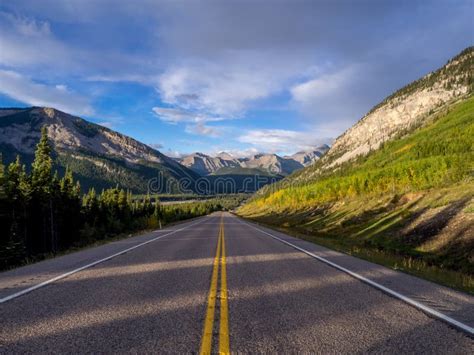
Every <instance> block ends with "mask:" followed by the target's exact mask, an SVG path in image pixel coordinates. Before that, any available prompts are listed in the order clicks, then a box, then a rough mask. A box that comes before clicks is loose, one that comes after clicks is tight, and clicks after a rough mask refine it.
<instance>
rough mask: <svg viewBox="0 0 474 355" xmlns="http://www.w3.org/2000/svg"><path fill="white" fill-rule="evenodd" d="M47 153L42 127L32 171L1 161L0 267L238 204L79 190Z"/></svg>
mask: <svg viewBox="0 0 474 355" xmlns="http://www.w3.org/2000/svg"><path fill="white" fill-rule="evenodd" d="M51 153H52V148H51V146H50V144H49V141H48V135H47V131H46V128H45V127H43V129H42V131H41V138H40V141H39V143H38V144H37V146H36V151H35V158H34V161H33V162H32V164H31V167H30V169H28V170H27V169H26V166H25V165H24V164H22V162H21V160H20V157H19V156H17V158H16V160H15V161H14V162H12V163H10V164H9V165H8V166H5V165H4V164H3V163H2V161H1V159H0V269H6V268H9V267H12V266H15V265H19V264H22V263H25V262H28V261H33V260H38V259H41V258H43V257H45V256H47V255H50V254H56V253H59V252H62V251H64V250H67V249H70V248H72V247H81V246H84V245H87V244H90V243H93V242H96V241H99V240H104V239H107V238H110V237H112V236H116V235H118V234H121V233H130V232H133V231H137V230H141V229H148V228H157V227H158V226H160V225H163V224H166V223H169V222H173V221H179V220H182V219H186V218H191V217H197V216H202V215H206V214H208V213H211V212H213V211H216V210H220V209H222V208H223V207H224V208H231V207H232V206H231V205H233V204H235V203H238V201H226V200H225V199H213V200H211V201H199V202H194V203H185V204H176V205H160V203H159V202H158V199H156V202H152V197H150V196H149V195H145V196H141V197H140V198H137V197H135V196H133V195H132V193H131V192H129V191H125V190H124V189H121V188H119V187H115V188H108V189H104V190H102V191H101V192H100V193H97V192H96V191H95V190H94V189H93V188H92V189H90V190H89V191H88V192H87V193H85V194H82V192H81V187H80V183H79V181H75V180H74V177H73V174H72V172H71V170H70V169H68V168H66V171H65V173H64V175H63V176H59V174H58V172H57V171H54V172H53V159H52V157H51Z"/></svg>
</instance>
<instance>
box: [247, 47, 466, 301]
mask: <svg viewBox="0 0 474 355" xmlns="http://www.w3.org/2000/svg"><path fill="white" fill-rule="evenodd" d="M473 55H474V48H473V47H471V48H468V49H466V50H464V51H463V52H461V53H460V54H459V55H457V56H456V57H454V58H453V59H451V60H450V61H449V62H448V63H447V64H446V65H445V66H444V67H442V68H440V69H439V70H437V71H435V72H433V73H430V74H428V75H426V76H424V77H423V78H421V79H419V80H416V81H414V82H413V83H411V84H409V85H407V86H406V87H404V88H402V89H401V90H399V91H397V92H395V93H394V94H393V95H390V96H389V97H387V98H386V99H385V100H383V101H382V102H381V103H380V104H378V105H376V106H375V107H374V108H373V109H372V110H371V111H370V112H369V113H368V114H367V115H365V116H364V117H363V118H362V119H361V120H360V121H359V122H357V123H356V124H355V125H354V126H352V127H351V128H349V129H348V130H347V131H346V132H345V133H344V134H343V135H341V136H340V137H339V138H338V139H336V141H335V142H334V144H333V146H332V147H331V148H330V150H329V151H328V152H327V153H326V155H324V156H323V157H322V158H321V159H320V160H318V161H316V162H315V163H314V164H313V165H311V166H308V167H305V168H304V169H301V170H299V171H297V172H295V173H293V174H292V175H290V176H288V177H286V178H285V179H283V180H282V181H281V182H277V183H275V184H273V185H271V186H265V187H263V188H262V189H261V190H259V191H258V192H257V193H256V194H255V195H254V196H253V197H252V198H251V199H249V200H248V202H247V203H246V204H245V205H243V206H242V207H241V208H239V210H238V213H239V214H241V215H242V216H244V217H247V218H252V219H255V220H256V221H258V222H260V223H267V224H271V225H275V226H277V227H279V228H290V229H291V230H292V231H296V232H298V233H299V234H304V235H305V239H306V240H311V241H314V242H316V243H319V244H323V245H327V246H329V247H330V248H336V249H339V250H343V251H345V252H347V253H350V254H355V255H359V256H361V257H363V258H366V259H369V260H372V261H375V262H377V263H383V264H384V265H388V266H393V267H396V268H399V269H402V270H405V271H407V272H412V273H415V274H417V275H420V276H425V277H427V278H430V279H431V280H434V281H438V282H444V283H446V284H448V285H449V286H455V287H459V288H461V289H464V290H468V291H469V292H474V287H473V286H472V285H473V284H472V275H473V274H474V263H473V259H472V250H474V238H472V236H473V235H474V225H473V224H472V211H474V200H473V196H474V177H473V175H472V167H473V165H472V162H473V161H474V147H473V137H474V96H473V94H474V85H473V83H474V81H473V77H472V75H473V74H472V73H473V69H474V68H473ZM463 280H471V281H469V282H470V283H469V282H466V281H463ZM469 285H470V286H469Z"/></svg>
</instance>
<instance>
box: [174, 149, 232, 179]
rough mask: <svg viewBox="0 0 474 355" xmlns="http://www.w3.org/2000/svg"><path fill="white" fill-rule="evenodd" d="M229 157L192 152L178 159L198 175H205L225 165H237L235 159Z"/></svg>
mask: <svg viewBox="0 0 474 355" xmlns="http://www.w3.org/2000/svg"><path fill="white" fill-rule="evenodd" d="M229 158H230V157H219V156H217V157H211V156H209V155H206V154H203V153H193V154H190V155H187V156H185V157H183V158H181V159H178V161H179V162H180V163H181V164H183V165H184V166H186V167H188V168H190V169H192V170H193V171H195V172H196V173H198V174H200V175H207V174H211V173H214V172H216V171H218V170H219V169H221V168H226V167H239V166H240V164H239V162H238V161H237V160H236V159H233V158H230V159H229Z"/></svg>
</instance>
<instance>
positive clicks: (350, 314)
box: [0, 213, 474, 354]
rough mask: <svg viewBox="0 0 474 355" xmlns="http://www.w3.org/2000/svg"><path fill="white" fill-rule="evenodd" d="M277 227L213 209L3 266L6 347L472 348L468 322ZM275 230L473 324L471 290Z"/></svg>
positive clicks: (0, 318)
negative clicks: (461, 326)
mask: <svg viewBox="0 0 474 355" xmlns="http://www.w3.org/2000/svg"><path fill="white" fill-rule="evenodd" d="M265 231H266V232H265ZM269 231H270V230H269V229H264V228H260V227H257V228H256V227H255V226H254V225H249V224H247V223H246V222H244V221H242V220H241V219H239V218H237V217H235V216H233V215H231V214H229V213H216V214H213V215H211V216H207V217H203V218H200V219H196V220H193V221H188V222H185V223H182V224H179V225H176V226H174V227H172V228H170V229H166V230H161V231H155V232H153V233H149V234H146V235H143V236H140V237H137V238H129V239H127V240H124V241H120V242H115V243H111V244H108V245H104V246H101V247H97V248H92V249H89V250H85V251H81V252H79V253H74V254H70V255H66V256H63V257H61V258H57V259H52V260H48V261H45V262H41V263H38V264H35V265H29V266H26V267H24V268H19V269H16V270H13V271H8V272H4V273H1V274H0V298H1V300H2V303H1V304H0V322H1V326H0V353H25V352H27V353H31V352H35V353H38V352H41V353H44V352H48V353H51V352H53V353H86V352H87V353H115V352H131V353H191V352H203V353H208V352H212V353H217V352H222V353H227V352H229V351H230V352H235V353H237V352H243V353H249V352H251V353H255V352H266V353H275V352H278V353H289V352H291V353H295V352H306V353H307V352H314V353H325V354H327V353H397V354H400V353H417V354H421V353H439V354H447V353H450V354H451V353H454V354H468V353H473V352H474V343H473V338H472V337H471V336H469V334H468V333H466V332H465V331H464V332H463V331H461V330H459V329H456V328H455V327H453V326H451V325H449V324H447V323H446V322H443V321H440V320H439V319H436V318H434V317H431V316H428V315H427V314H426V313H425V312H422V311H420V310H418V309H416V308H415V307H413V306H411V305H408V304H406V303H405V302H403V301H401V300H399V299H396V298H394V297H392V296H390V295H387V294H386V293H384V292H382V291H380V290H378V289H376V288H374V287H372V286H370V285H368V284H367V283H364V282H361V281H360V280H358V279H356V278H354V277H352V276H350V275H348V274H347V273H345V272H342V271H341V270H338V269H336V268H334V267H331V266H329V265H327V264H325V263H323V262H321V261H318V260H316V259H315V258H313V257H311V256H308V255H307V254H305V253H303V252H301V251H299V250H296V249H294V248H292V247H291V246H289V245H286V244H284V243H282V242H281V241H279V240H276V239H274V238H272V237H271V236H270V235H268V234H266V233H268V232H269ZM270 232H271V231H270ZM271 233H274V235H275V236H278V237H279V238H282V240H285V241H292V242H294V243H295V245H298V246H299V247H302V246H305V247H307V248H313V249H312V250H311V251H312V252H315V253H320V254H321V255H324V256H325V257H327V258H328V259H331V260H332V261H333V262H336V263H338V264H339V265H342V266H343V267H346V268H350V269H351V270H353V271H356V272H358V273H360V274H361V275H364V276H365V277H370V278H371V279H373V280H375V281H377V282H379V283H381V284H383V285H385V286H386V287H390V288H391V289H394V290H395V291H397V292H403V293H404V294H407V293H411V294H408V296H410V297H411V299H416V300H417V301H419V302H422V303H423V304H425V305H428V306H430V307H432V308H433V309H436V310H438V311H440V312H441V311H442V312H443V314H447V315H448V316H450V317H453V318H456V319H457V320H460V321H462V324H464V325H466V326H467V327H468V328H469V327H470V326H472V325H473V323H474V316H473V311H474V310H473V307H474V302H473V299H474V298H473V297H471V296H468V295H465V294H463V293H458V292H455V291H451V290H449V289H446V288H443V287H440V286H437V285H434V284H432V283H429V282H426V281H423V280H419V279H417V278H414V277H411V276H408V275H405V274H401V273H396V272H394V271H391V270H388V269H385V268H382V267H380V266H377V265H374V264H371V263H367V262H365V261H361V260H359V259H355V258H352V257H349V256H344V255H343V254H339V253H335V252H331V251H329V250H327V249H324V248H321V247H318V246H315V245H313V244H310V243H307V242H303V241H299V240H296V239H294V238H291V237H289V236H286V235H284V234H281V233H277V232H271ZM143 243H146V244H143ZM131 248H133V249H131ZM126 249H130V250H128V251H127V252H126V253H120V252H121V251H123V250H126ZM116 254H118V255H116ZM111 255H116V256H115V257H113V258H110V259H107V260H105V261H102V262H100V263H96V264H95V265H93V266H90V267H86V268H83V269H82V270H79V271H78V270H77V269H78V268H82V267H84V266H87V265H89V264H91V263H94V262H96V261H98V260H102V259H104V258H107V257H109V256H111ZM64 273H70V274H69V275H68V276H66V277H64ZM364 273H365V274H364ZM52 278H57V280H56V281H54V282H49V281H48V280H51V279H52ZM43 282H46V283H48V282H49V283H48V284H47V285H45V286H44V287H39V288H36V289H34V290H31V292H27V293H25V294H22V295H18V292H22V291H24V290H29V289H31V288H34V287H36V286H37V285H39V284H41V283H43ZM12 295H13V297H11V296H12ZM15 295H18V297H16V296H15ZM430 297H431V298H430Z"/></svg>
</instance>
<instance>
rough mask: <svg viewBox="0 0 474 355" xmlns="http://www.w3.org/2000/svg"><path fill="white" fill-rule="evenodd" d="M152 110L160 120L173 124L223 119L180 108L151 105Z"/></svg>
mask: <svg viewBox="0 0 474 355" xmlns="http://www.w3.org/2000/svg"><path fill="white" fill-rule="evenodd" d="M152 110H153V112H154V113H155V114H156V115H157V116H158V118H159V119H160V120H162V121H164V122H168V123H173V124H176V123H179V122H194V123H200V122H215V121H222V120H223V119H224V118H222V117H217V116H209V115H206V114H203V113H197V112H193V111H188V110H185V109H181V108H170V107H153V108H152Z"/></svg>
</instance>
